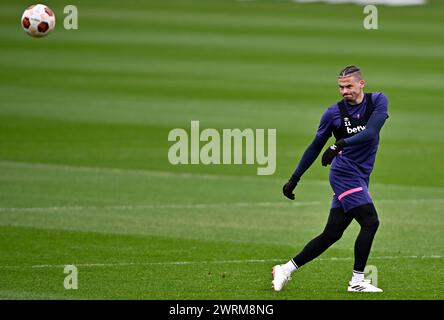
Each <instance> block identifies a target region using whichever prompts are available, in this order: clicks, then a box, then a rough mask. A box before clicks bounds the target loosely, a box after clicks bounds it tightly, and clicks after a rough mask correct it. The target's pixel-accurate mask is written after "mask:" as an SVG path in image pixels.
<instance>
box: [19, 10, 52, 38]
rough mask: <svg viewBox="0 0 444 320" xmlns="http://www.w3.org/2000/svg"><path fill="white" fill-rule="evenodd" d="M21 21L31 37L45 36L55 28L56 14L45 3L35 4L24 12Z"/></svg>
mask: <svg viewBox="0 0 444 320" xmlns="http://www.w3.org/2000/svg"><path fill="white" fill-rule="evenodd" d="M21 23H22V27H23V30H25V31H26V33H27V34H29V35H30V36H31V37H36V38H41V37H45V36H47V35H48V34H49V33H50V32H51V31H52V30H54V27H55V14H54V12H53V11H52V10H51V9H50V8H49V7H47V6H45V5H44V4H33V5H32V6H30V7H28V8H27V9H26V10H25V12H23V15H22V21H21Z"/></svg>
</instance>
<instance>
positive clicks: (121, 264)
mask: <svg viewBox="0 0 444 320" xmlns="http://www.w3.org/2000/svg"><path fill="white" fill-rule="evenodd" d="M443 258H444V257H443V256H440V255H428V256H427V255H422V256H421V255H411V256H379V257H370V259H369V260H370V261H371V260H397V259H443ZM353 259H354V258H353V257H330V258H318V259H316V260H319V261H349V260H353ZM284 261H285V259H277V258H276V259H246V260H213V261H211V260H210V261H165V262H116V263H79V264H76V263H73V264H72V265H75V266H76V267H88V268H93V267H130V266H160V265H165V266H167V265H171V266H182V265H194V264H241V263H268V262H284ZM66 265H70V264H59V265H57V264H39V265H32V266H1V265H0V269H23V268H33V269H46V268H64V267H65V266H66Z"/></svg>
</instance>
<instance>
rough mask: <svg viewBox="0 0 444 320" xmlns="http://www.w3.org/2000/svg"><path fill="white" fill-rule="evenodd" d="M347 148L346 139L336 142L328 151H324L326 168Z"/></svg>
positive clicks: (323, 156)
mask: <svg viewBox="0 0 444 320" xmlns="http://www.w3.org/2000/svg"><path fill="white" fill-rule="evenodd" d="M344 147H345V141H344V139H341V140H338V141H336V143H335V144H334V145H331V146H330V147H328V148H327V150H325V151H324V154H323V155H322V160H321V162H322V165H323V166H324V167H326V166H327V165H328V164H331V162H332V161H333V159H334V157H336V155H337V154H338V153H339V152H340V151H341V150H342V149H344Z"/></svg>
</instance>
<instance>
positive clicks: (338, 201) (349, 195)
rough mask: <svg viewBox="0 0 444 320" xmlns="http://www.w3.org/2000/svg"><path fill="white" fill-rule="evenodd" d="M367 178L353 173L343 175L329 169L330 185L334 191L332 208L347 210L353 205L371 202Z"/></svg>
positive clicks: (353, 206)
mask: <svg viewBox="0 0 444 320" xmlns="http://www.w3.org/2000/svg"><path fill="white" fill-rule="evenodd" d="M368 184H369V179H368V178H367V179H363V178H361V177H359V176H355V175H344V174H341V173H338V172H333V171H332V170H330V185H331V187H332V189H333V191H334V194H333V200H332V202H331V207H332V208H338V207H342V209H343V210H344V212H347V211H349V210H351V209H353V208H355V207H359V206H362V205H364V204H368V203H372V202H373V200H372V198H371V196H370V193H369V191H368Z"/></svg>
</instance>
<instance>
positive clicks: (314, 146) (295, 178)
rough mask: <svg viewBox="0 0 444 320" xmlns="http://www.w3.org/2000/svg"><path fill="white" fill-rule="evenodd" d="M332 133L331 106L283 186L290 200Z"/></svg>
mask: <svg viewBox="0 0 444 320" xmlns="http://www.w3.org/2000/svg"><path fill="white" fill-rule="evenodd" d="M331 134H332V114H331V110H330V108H329V109H327V110H326V111H325V112H324V114H323V115H322V117H321V122H320V124H319V128H318V131H317V133H316V136H315V138H314V139H313V141H312V142H311V143H310V145H309V146H308V147H307V149H305V151H304V154H303V155H302V158H301V160H300V161H299V163H298V166H297V167H296V170H295V171H294V172H293V174H292V175H291V177H290V179H289V180H288V182H287V183H286V184H285V185H284V186H283V188H282V192H283V194H284V196H286V197H287V198H288V199H290V200H294V199H295V196H294V193H293V190H294V189H295V188H296V186H297V184H298V182H299V180H300V179H301V177H302V175H303V174H304V173H305V171H307V170H308V168H310V166H311V165H312V164H313V162H314V161H315V160H316V158H317V157H318V156H319V154H320V153H321V151H322V149H323V148H324V146H325V144H326V143H327V141H328V139H329V138H330V137H331Z"/></svg>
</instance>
